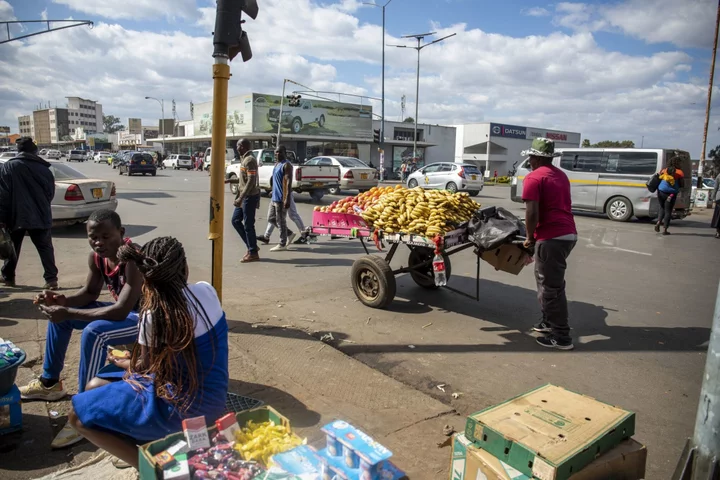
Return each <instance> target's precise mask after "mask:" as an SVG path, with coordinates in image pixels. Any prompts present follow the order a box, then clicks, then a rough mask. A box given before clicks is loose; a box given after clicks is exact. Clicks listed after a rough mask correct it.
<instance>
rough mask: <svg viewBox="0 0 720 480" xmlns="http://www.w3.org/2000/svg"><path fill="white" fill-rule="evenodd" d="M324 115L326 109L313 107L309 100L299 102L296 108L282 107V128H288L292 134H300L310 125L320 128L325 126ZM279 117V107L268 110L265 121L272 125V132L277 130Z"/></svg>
mask: <svg viewBox="0 0 720 480" xmlns="http://www.w3.org/2000/svg"><path fill="white" fill-rule="evenodd" d="M326 114H327V109H325V108H320V107H317V106H314V105H313V103H312V102H311V101H310V100H301V101H300V105H299V106H297V107H291V106H288V105H283V112H282V117H283V118H282V126H283V127H285V128H289V129H290V131H291V132H292V133H300V131H301V130H302V129H303V126H305V125H308V124H311V123H316V124H317V126H318V127H320V128H322V127H323V126H324V125H325V115H326ZM279 115H280V108H279V107H272V108H270V109H269V110H268V114H267V120H268V122H269V123H270V125H272V127H273V130H276V129H277V124H278V122H279V121H280V120H279V119H278V116H279Z"/></svg>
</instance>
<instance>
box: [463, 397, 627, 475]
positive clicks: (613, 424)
mask: <svg viewBox="0 0 720 480" xmlns="http://www.w3.org/2000/svg"><path fill="white" fill-rule="evenodd" d="M634 433H635V414H634V413H632V412H628V411H626V410H623V409H621V408H618V407H615V406H612V405H609V404H606V403H602V402H599V401H597V400H595V399H594V398H591V397H588V396H585V395H580V394H577V393H574V392H571V391H569V390H566V389H564V388H562V387H557V386H555V385H544V386H542V387H540V388H537V389H535V390H532V391H530V392H528V393H525V394H523V395H520V396H517V397H515V398H513V399H510V400H508V401H507V402H505V403H502V404H500V405H496V406H494V407H490V408H487V409H485V410H483V411H481V412H478V413H474V414H472V415H470V416H469V417H468V418H467V422H466V424H465V436H466V437H467V438H468V439H469V440H470V441H471V442H473V443H474V444H475V446H476V447H479V448H482V449H483V450H485V451H487V452H489V453H490V454H492V455H494V456H495V457H497V458H498V459H499V460H502V461H503V462H505V463H507V464H508V465H510V466H512V467H514V468H516V469H518V470H519V471H520V472H522V473H524V474H525V475H527V476H535V477H537V478H538V479H540V480H567V479H569V478H570V477H571V476H572V474H573V473H577V472H579V471H580V470H582V469H583V468H584V467H585V466H586V465H588V464H590V463H591V462H592V461H593V460H594V459H595V458H597V457H599V456H600V455H602V454H603V453H605V452H607V451H609V450H611V449H612V448H613V447H615V446H616V445H618V444H619V443H620V442H622V441H623V440H625V439H627V438H630V437H632V436H633V434H634Z"/></svg>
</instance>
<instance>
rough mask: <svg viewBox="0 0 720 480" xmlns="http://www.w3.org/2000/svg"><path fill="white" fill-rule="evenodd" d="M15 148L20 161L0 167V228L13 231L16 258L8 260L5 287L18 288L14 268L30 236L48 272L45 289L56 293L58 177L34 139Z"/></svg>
mask: <svg viewBox="0 0 720 480" xmlns="http://www.w3.org/2000/svg"><path fill="white" fill-rule="evenodd" d="M16 145H17V149H18V155H17V157H15V158H11V159H10V160H8V161H7V162H5V163H4V164H0V226H3V227H5V228H7V229H8V230H9V231H10V236H11V237H12V241H13V244H14V245H15V252H16V254H17V255H16V256H15V258H14V259H11V260H5V263H4V264H3V266H2V282H3V283H4V284H5V285H6V286H10V287H14V286H15V268H16V267H17V263H18V259H19V258H20V248H21V247H22V243H23V239H24V238H25V234H26V233H27V234H29V235H30V240H32V242H33V244H34V245H35V248H36V249H37V251H38V253H39V254H40V261H41V262H42V266H43V269H44V270H45V275H44V276H45V285H44V286H43V288H44V289H46V290H57V288H58V281H57V280H58V269H57V267H56V266H55V250H54V249H53V244H52V235H51V231H50V229H51V227H52V210H51V208H50V203H51V202H52V199H53V196H54V195H55V177H54V176H53V174H52V172H51V171H50V164H49V163H48V162H46V161H45V160H43V159H42V158H40V157H39V156H38V155H37V151H38V147H37V145H35V142H33V140H32V138H30V137H21V138H19V139H18V140H17V142H16Z"/></svg>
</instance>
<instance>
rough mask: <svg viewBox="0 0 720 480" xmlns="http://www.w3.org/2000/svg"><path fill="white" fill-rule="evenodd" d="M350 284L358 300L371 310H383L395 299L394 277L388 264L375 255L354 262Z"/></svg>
mask: <svg viewBox="0 0 720 480" xmlns="http://www.w3.org/2000/svg"><path fill="white" fill-rule="evenodd" d="M350 275H351V282H352V287H353V291H354V292H355V296H357V298H358V300H360V301H361V302H362V303H364V304H365V305H367V306H368V307H372V308H385V307H387V306H388V305H390V303H391V302H392V301H393V299H394V298H395V290H396V288H397V286H396V284H395V276H394V275H393V272H392V269H391V268H390V264H388V263H387V262H386V261H385V260H384V259H382V258H380V257H378V256H376V255H366V256H364V257H362V258H358V259H357V260H355V262H354V263H353V266H352V272H351V274H350Z"/></svg>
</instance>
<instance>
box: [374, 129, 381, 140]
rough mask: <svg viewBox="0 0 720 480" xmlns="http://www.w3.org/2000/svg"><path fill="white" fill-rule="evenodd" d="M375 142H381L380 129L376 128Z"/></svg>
mask: <svg viewBox="0 0 720 480" xmlns="http://www.w3.org/2000/svg"><path fill="white" fill-rule="evenodd" d="M373 142H374V143H380V129H379V128H376V129H375V130H373Z"/></svg>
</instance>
